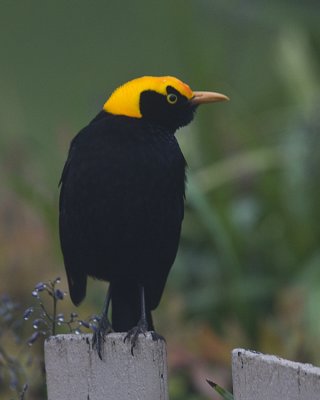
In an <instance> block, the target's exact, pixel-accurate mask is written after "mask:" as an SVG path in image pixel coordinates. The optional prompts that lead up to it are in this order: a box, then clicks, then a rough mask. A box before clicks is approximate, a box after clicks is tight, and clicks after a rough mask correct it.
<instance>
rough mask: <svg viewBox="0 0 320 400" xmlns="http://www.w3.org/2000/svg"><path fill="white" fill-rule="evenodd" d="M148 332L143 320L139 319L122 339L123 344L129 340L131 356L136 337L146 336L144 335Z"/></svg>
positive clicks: (146, 324)
mask: <svg viewBox="0 0 320 400" xmlns="http://www.w3.org/2000/svg"><path fill="white" fill-rule="evenodd" d="M147 332H148V323H147V321H146V320H145V319H143V318H142V319H140V320H139V322H138V324H137V326H135V327H133V328H132V329H130V331H129V332H128V333H127V334H126V336H125V338H124V340H123V341H124V342H126V341H127V340H129V341H130V342H131V354H132V355H134V354H133V349H134V348H135V347H136V344H137V341H138V337H139V335H140V334H142V335H144V336H146V333H147Z"/></svg>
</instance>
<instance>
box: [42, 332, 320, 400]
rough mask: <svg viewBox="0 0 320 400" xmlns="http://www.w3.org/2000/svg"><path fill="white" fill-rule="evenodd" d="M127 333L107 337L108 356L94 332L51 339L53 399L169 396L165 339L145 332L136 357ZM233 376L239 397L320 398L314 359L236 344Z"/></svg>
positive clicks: (164, 399)
mask: <svg viewBox="0 0 320 400" xmlns="http://www.w3.org/2000/svg"><path fill="white" fill-rule="evenodd" d="M124 336H125V334H120V333H114V334H110V335H108V336H107V337H106V340H105V347H104V354H103V360H100V359H99V357H98V355H97V353H96V351H94V350H92V347H91V335H57V336H54V337H51V338H49V339H48V340H47V341H46V343H45V363H46V372H47V389H48V400H168V398H169V397H168V387H167V378H168V377H167V360H166V346H165V342H163V341H158V342H154V341H153V340H152V338H151V335H150V334H147V335H146V337H143V336H140V337H139V342H138V344H137V347H136V348H135V349H134V357H132V355H131V351H130V343H125V342H124ZM232 376H233V392H234V399H235V400H320V368H317V367H314V366H312V365H309V364H300V363H296V362H292V361H287V360H284V359H281V358H279V357H275V356H269V355H264V354H261V353H257V352H253V351H248V350H243V349H235V350H233V352H232ZM203 378H204V379H206V378H208V377H203Z"/></svg>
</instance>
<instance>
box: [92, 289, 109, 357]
mask: <svg viewBox="0 0 320 400" xmlns="http://www.w3.org/2000/svg"><path fill="white" fill-rule="evenodd" d="M110 300H111V283H110V285H109V288H108V291H107V295H106V298H105V301H104V306H103V310H102V314H101V318H100V321H99V323H98V326H97V329H96V330H95V332H94V334H93V337H92V347H93V348H94V349H96V350H97V352H98V356H99V358H100V360H102V352H103V343H104V340H105V339H104V338H105V335H106V334H108V333H110V332H112V331H113V329H112V325H111V323H110V321H109V318H108V311H109V306H110Z"/></svg>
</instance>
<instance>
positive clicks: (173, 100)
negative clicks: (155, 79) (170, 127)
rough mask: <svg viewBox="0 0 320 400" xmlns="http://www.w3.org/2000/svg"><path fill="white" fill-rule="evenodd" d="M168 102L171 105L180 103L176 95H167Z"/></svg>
mask: <svg viewBox="0 0 320 400" xmlns="http://www.w3.org/2000/svg"><path fill="white" fill-rule="evenodd" d="M167 101H168V103H170V104H176V102H177V101H178V96H177V95H176V94H174V93H169V94H168V95H167Z"/></svg>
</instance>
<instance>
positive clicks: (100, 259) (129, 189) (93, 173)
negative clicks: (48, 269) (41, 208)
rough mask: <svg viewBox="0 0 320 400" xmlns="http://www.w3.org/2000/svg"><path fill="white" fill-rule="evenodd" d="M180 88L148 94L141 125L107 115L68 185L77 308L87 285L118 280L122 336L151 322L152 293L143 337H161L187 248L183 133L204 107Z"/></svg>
mask: <svg viewBox="0 0 320 400" xmlns="http://www.w3.org/2000/svg"><path fill="white" fill-rule="evenodd" d="M142 79H143V78H142ZM148 79H149V78H148ZM154 79H159V78H154ZM173 79H175V78H173ZM148 82H149V81H148ZM179 82H180V81H179ZM174 83H175V81H174V82H173V84H168V85H166V86H165V93H162V92H161V93H159V92H158V91H157V90H152V89H150V90H149V89H148V87H146V88H144V89H142V90H141V93H139V104H138V108H139V110H138V112H139V113H141V116H138V117H132V116H126V115H121V113H120V114H119V115H116V114H113V113H110V112H108V110H105V109H104V110H103V111H101V112H100V113H99V114H98V115H97V117H96V118H94V119H93V121H92V122H91V123H90V124H89V125H88V126H87V127H85V128H84V129H83V130H82V131H80V132H79V133H78V135H77V136H76V137H75V138H74V139H73V141H72V143H71V146H70V150H69V156H68V159H67V162H66V164H65V167H64V169H63V173H62V177H61V193H60V240H61V248H62V252H63V256H64V262H65V267H66V272H67V277H68V284H69V290H70V295H71V299H72V301H73V303H74V304H76V305H78V304H79V303H80V302H81V301H82V300H83V298H84V297H85V294H86V284H87V276H92V277H94V278H97V279H102V280H105V281H109V282H110V287H111V303H112V327H113V329H114V330H115V331H128V330H130V329H132V328H133V327H135V326H136V325H137V324H139V321H141V318H142V317H143V316H142V317H141V313H143V310H142V304H141V302H143V301H142V300H141V299H142V297H141V294H142V296H143V291H142V292H141V289H142V288H143V289H144V297H145V314H146V315H145V318H144V320H145V323H144V325H143V330H153V323H152V318H151V311H152V310H154V309H155V308H156V307H157V306H158V304H159V301H160V298H161V295H162V292H163V289H164V286H165V283H166V279H167V276H168V273H169V270H170V268H171V266H172V264H173V262H174V259H175V257H176V253H177V249H178V244H179V238H180V231H181V223H182V220H183V215H184V193H185V169H186V162H185V159H184V157H183V155H182V152H181V150H180V148H179V145H178V143H177V140H176V138H175V136H174V133H175V131H176V130H177V129H178V128H179V127H181V126H183V125H186V124H188V123H189V122H190V121H191V120H192V118H193V115H194V111H195V109H196V107H197V105H198V103H197V102H196V101H194V102H193V100H192V99H193V98H194V94H193V92H192V91H191V89H190V88H188V87H187V89H185V88H184V87H183V88H182V92H183V91H184V93H181V92H180V91H179V87H178V88H177V87H174ZM181 84H182V83H181ZM182 85H184V84H182ZM178 86H179V85H178ZM189 91H190V94H189ZM125 95H126V96H127V93H125ZM169 96H171V97H170V98H169ZM124 101H127V97H126V98H124ZM201 102H202V101H201ZM120 103H121V101H120ZM199 103H200V101H199ZM117 107H118V105H117ZM120 109H121V104H120ZM141 310H142V311H141ZM142 319H143V318H142ZM101 330H102V331H103V330H104V328H102V329H101ZM101 333H102V334H104V332H101Z"/></svg>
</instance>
